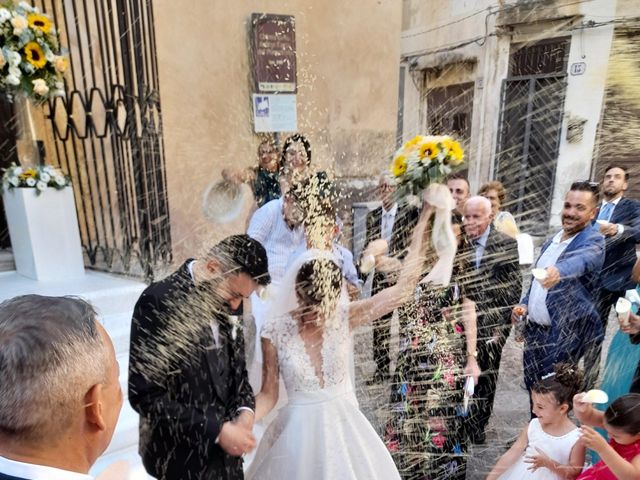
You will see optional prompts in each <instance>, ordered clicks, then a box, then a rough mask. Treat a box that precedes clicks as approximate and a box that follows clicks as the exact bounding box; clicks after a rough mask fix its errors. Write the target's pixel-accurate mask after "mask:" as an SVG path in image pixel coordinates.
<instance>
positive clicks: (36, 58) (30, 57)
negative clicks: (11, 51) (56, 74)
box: [24, 42, 47, 68]
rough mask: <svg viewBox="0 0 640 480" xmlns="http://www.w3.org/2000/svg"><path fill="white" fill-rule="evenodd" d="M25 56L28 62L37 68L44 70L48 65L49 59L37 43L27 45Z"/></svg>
mask: <svg viewBox="0 0 640 480" xmlns="http://www.w3.org/2000/svg"><path fill="white" fill-rule="evenodd" d="M24 55H25V57H27V62H29V63H30V64H31V65H33V66H34V67H36V68H42V67H44V66H45V65H46V64H47V59H46V58H44V52H43V51H42V47H40V45H38V44H37V43H36V42H29V43H27V44H26V45H25V47H24Z"/></svg>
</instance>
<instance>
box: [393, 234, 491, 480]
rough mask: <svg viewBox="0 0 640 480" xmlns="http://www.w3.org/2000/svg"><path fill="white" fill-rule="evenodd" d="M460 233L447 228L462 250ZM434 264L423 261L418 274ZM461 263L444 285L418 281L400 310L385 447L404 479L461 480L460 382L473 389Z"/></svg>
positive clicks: (472, 322) (472, 331)
mask: <svg viewBox="0 0 640 480" xmlns="http://www.w3.org/2000/svg"><path fill="white" fill-rule="evenodd" d="M460 227H461V225H460V224H459V223H458V224H455V223H454V225H453V229H454V232H455V233H456V238H458V241H459V242H460V245H459V250H460V251H464V248H463V244H464V242H465V241H466V239H465V238H464V236H462V235H461V229H460ZM435 261H436V259H435V258H434V255H433V254H432V255H430V256H428V257H427V261H426V262H425V266H424V267H426V268H423V271H429V270H430V269H431V268H432V267H433V265H434V264H435ZM465 263H466V258H465V256H463V255H458V256H456V258H455V261H454V268H453V273H452V280H451V283H450V284H449V285H448V286H446V287H438V286H435V285H432V284H430V283H422V282H421V283H419V284H418V286H417V287H416V290H415V292H414V295H413V298H412V299H411V300H410V301H408V302H407V303H406V304H405V305H403V306H402V307H401V308H400V309H399V313H400V319H401V320H402V325H401V326H400V332H399V335H400V349H399V352H398V359H397V361H396V369H395V372H394V374H393V380H392V384H391V392H392V393H391V398H390V402H389V408H388V410H389V412H390V419H389V420H388V422H387V423H386V426H385V428H384V440H385V444H386V445H387V448H388V449H389V451H390V452H391V455H392V457H393V459H394V461H395V462H396V465H397V466H398V470H399V471H400V475H401V476H402V478H404V479H420V478H448V479H460V480H464V478H465V474H466V466H467V458H468V456H469V445H468V441H467V436H466V433H465V429H464V422H465V414H466V412H465V407H464V395H465V394H464V384H465V381H466V379H467V378H468V377H467V375H468V376H471V377H472V378H473V379H474V381H475V382H477V381H478V375H479V374H480V370H479V367H478V364H477V361H476V357H475V352H476V334H477V331H476V311H475V304H474V303H473V302H472V301H471V300H469V299H468V298H467V297H466V294H465V291H464V290H463V289H462V282H461V281H460V280H461V277H462V276H463V275H464V274H465V272H466V271H467V266H466V264H465Z"/></svg>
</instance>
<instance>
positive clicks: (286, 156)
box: [280, 133, 311, 193]
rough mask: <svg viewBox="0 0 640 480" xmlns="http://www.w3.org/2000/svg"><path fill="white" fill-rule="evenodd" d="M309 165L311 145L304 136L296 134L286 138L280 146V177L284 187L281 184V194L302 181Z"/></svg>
mask: <svg viewBox="0 0 640 480" xmlns="http://www.w3.org/2000/svg"><path fill="white" fill-rule="evenodd" d="M310 165H311V144H310V143H309V140H307V138H306V137H305V136H304V135H300V134H299V133H296V134H294V135H291V136H290V137H287V139H286V140H285V141H284V143H283V144H282V156H281V157H280V175H281V177H282V178H283V180H284V182H285V185H282V183H281V189H282V191H283V193H284V192H285V191H286V189H287V187H288V186H291V185H293V184H294V183H297V182H299V181H301V180H303V179H304V177H305V176H306V175H307V173H308V169H309V166H310Z"/></svg>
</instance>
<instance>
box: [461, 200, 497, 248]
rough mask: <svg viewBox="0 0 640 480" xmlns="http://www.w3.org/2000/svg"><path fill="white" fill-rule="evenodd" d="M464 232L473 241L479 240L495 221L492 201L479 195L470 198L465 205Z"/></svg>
mask: <svg viewBox="0 0 640 480" xmlns="http://www.w3.org/2000/svg"><path fill="white" fill-rule="evenodd" d="M463 214H464V230H465V233H466V234H467V235H468V236H469V237H470V238H473V239H476V238H479V237H481V236H482V234H483V233H484V232H485V231H486V230H487V227H488V226H489V225H490V224H491V221H492V220H493V213H492V212H491V201H490V200H489V199H488V198H485V197H481V196H479V195H476V196H473V197H470V198H469V199H468V200H467V201H466V202H465V204H464V208H463Z"/></svg>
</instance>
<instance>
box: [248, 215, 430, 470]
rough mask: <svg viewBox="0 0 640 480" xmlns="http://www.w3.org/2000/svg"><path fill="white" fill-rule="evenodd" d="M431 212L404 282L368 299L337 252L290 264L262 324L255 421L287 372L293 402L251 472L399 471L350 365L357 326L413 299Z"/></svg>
mask: <svg viewBox="0 0 640 480" xmlns="http://www.w3.org/2000/svg"><path fill="white" fill-rule="evenodd" d="M432 213H433V210H432V209H431V208H430V207H425V208H424V209H423V212H422V214H421V217H420V220H419V221H418V224H417V225H416V227H415V229H414V233H413V239H412V242H411V245H410V247H409V250H408V253H407V256H406V257H405V260H404V263H403V267H402V270H401V272H400V276H399V279H398V282H397V283H396V285H394V286H392V287H389V288H387V289H386V290H383V291H381V292H380V293H378V294H376V295H374V296H373V297H371V298H368V299H366V300H359V301H355V302H349V299H348V295H347V292H346V288H345V286H344V281H343V279H342V274H341V271H340V268H339V267H338V266H337V265H336V263H335V261H334V258H333V256H332V254H331V253H330V252H324V251H320V250H310V251H308V252H306V253H305V254H303V255H301V256H300V258H299V259H298V260H296V262H295V263H294V265H292V266H291V268H290V269H289V271H288V272H287V274H286V275H285V279H284V281H283V283H282V286H281V288H280V289H279V293H278V294H277V296H278V297H279V298H276V300H275V302H274V305H273V307H272V308H273V315H272V316H270V318H268V319H267V321H266V322H265V325H264V327H263V330H262V348H263V357H264V363H263V381H262V390H261V392H260V394H259V395H258V396H257V398H256V417H255V418H256V421H259V420H260V419H261V418H263V417H264V416H265V415H266V414H267V413H268V412H269V411H271V409H272V408H273V407H274V405H275V404H276V402H277V399H278V377H279V374H280V373H282V377H283V379H284V383H285V386H286V391H287V397H288V402H287V404H286V405H285V406H284V407H283V408H281V409H280V410H279V411H278V415H277V417H276V418H275V419H274V420H273V422H271V424H270V425H269V427H268V428H267V430H266V432H265V433H264V436H263V437H262V440H261V442H260V445H259V447H258V450H257V452H256V456H255V458H254V460H253V462H252V463H251V465H250V467H249V470H248V472H247V474H246V478H247V479H250V480H258V479H260V480H262V479H264V480H267V479H276V478H277V479H296V480H305V479H312V480H320V479H326V480H329V479H341V480H351V479H352V480H356V479H365V478H366V479H368V480H394V479H398V480H399V479H400V475H399V474H398V471H397V469H396V467H395V465H394V463H393V460H392V458H391V455H390V454H389V452H388V450H387V448H386V447H385V445H384V443H383V442H382V440H381V439H380V437H379V436H378V434H377V433H376V431H375V430H374V429H373V427H372V426H371V425H370V424H369V422H368V421H367V419H366V418H365V416H364V415H363V414H362V412H361V411H360V410H359V408H358V402H357V399H356V396H355V392H354V390H353V383H352V381H351V378H350V373H349V372H350V352H351V349H352V348H353V345H352V341H351V330H352V329H353V328H355V327H357V326H359V325H362V324H364V323H366V322H371V321H372V320H374V319H375V318H378V317H381V316H383V315H385V314H387V313H389V312H392V311H393V310H394V309H395V308H397V307H399V306H400V305H402V304H403V303H405V302H406V301H407V300H408V298H409V297H410V295H411V293H412V292H413V290H414V288H415V286H416V284H417V281H418V279H419V276H420V273H421V266H422V263H423V261H424V254H425V249H426V244H427V243H428V242H427V241H425V238H426V237H427V236H428V234H429V230H430V229H429V228H428V227H427V226H428V224H429V221H430V217H431V215H432Z"/></svg>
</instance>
